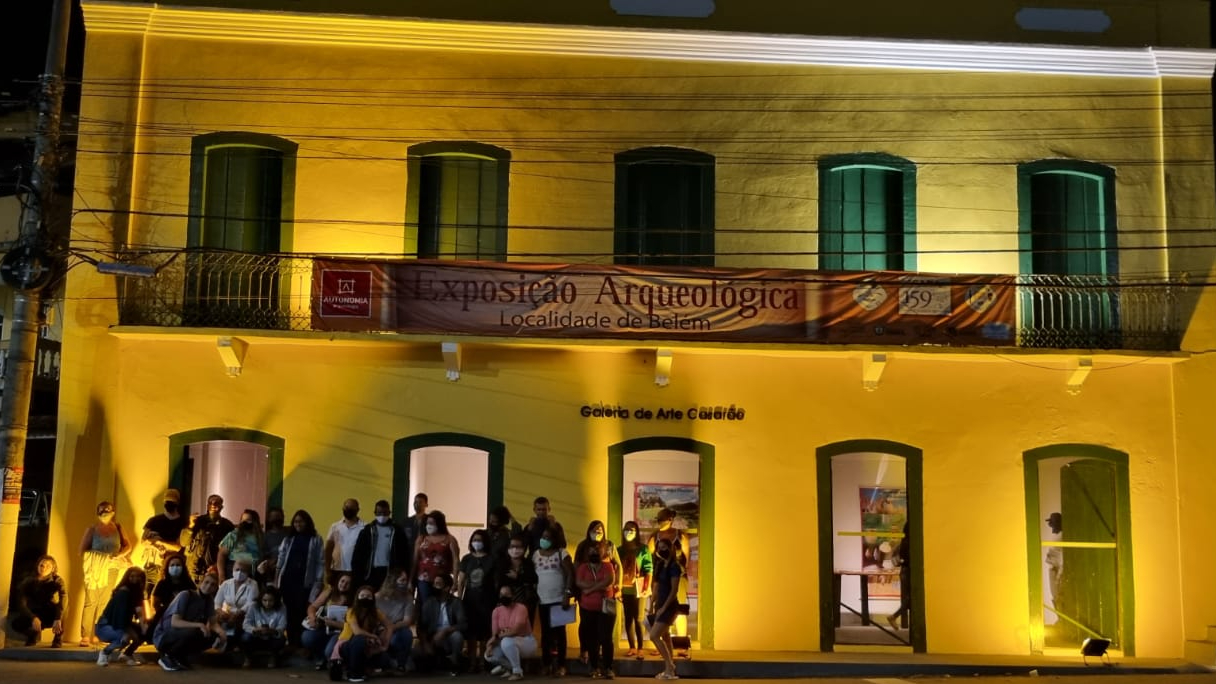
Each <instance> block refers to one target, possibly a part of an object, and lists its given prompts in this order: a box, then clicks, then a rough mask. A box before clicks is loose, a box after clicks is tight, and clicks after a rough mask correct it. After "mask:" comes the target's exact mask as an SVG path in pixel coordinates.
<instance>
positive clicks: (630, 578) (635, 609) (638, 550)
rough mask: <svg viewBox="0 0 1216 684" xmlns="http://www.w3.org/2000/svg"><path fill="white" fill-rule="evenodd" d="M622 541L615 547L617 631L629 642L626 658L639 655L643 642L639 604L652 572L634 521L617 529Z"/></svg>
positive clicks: (648, 589)
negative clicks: (620, 618)
mask: <svg viewBox="0 0 1216 684" xmlns="http://www.w3.org/2000/svg"><path fill="white" fill-rule="evenodd" d="M621 538H622V539H624V540H625V541H624V543H623V544H621V545H620V547H619V548H618V549H617V558H619V559H620V563H621V611H622V613H623V614H624V622H623V624H622V625H621V630H622V631H623V632H625V638H626V639H628V641H629V652H628V653H626V655H627V656H629V657H641V655H642V650H643V649H644V648H646V642H645V640H644V639H643V636H642V621H641V619H640V616H641V606H642V602H643V601H645V600H646V597H647V596H649V595H650V576H651V573H653V572H654V563H653V561H652V560H651V556H650V549H649V548H648V547H647V546H646V544H645V543H644V542H643V541H642V540H641V530H640V529H639V528H638V524H637V523H636V522H635V521H633V520H630V521H629V522H627V523H625V527H624V529H622V530H621Z"/></svg>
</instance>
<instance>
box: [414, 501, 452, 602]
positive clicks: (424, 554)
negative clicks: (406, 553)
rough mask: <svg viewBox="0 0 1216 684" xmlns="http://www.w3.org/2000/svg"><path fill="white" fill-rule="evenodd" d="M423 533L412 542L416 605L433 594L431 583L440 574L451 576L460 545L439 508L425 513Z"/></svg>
mask: <svg viewBox="0 0 1216 684" xmlns="http://www.w3.org/2000/svg"><path fill="white" fill-rule="evenodd" d="M423 530H424V531H425V532H426V534H423V535H420V536H419V537H418V542H417V543H416V544H415V545H414V579H415V581H416V583H417V585H418V604H419V605H425V604H426V600H427V599H428V598H430V597H431V596H433V595H434V591H433V589H432V587H431V583H432V582H433V581H434V579H435V578H436V577H439V576H441V575H451V574H452V572H453V571H454V570H455V569H456V559H458V558H460V545H459V544H457V543H456V537H453V536H452V535H450V534H448V522H447V517H445V516H444V515H443V512H442V511H431V512H429V513H427V514H426V525H425V526H424V528H423Z"/></svg>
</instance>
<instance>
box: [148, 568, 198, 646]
mask: <svg viewBox="0 0 1216 684" xmlns="http://www.w3.org/2000/svg"><path fill="white" fill-rule="evenodd" d="M196 589H198V587H197V586H195V584H194V580H192V579H190V573H188V572H186V556H185V554H183V553H182V552H180V551H178V552H177V553H171V554H169V555H168V556H165V576H164V577H163V578H161V580H160V581H159V582H157V583H156V586H155V587H153V588H152V615H153V617H152V622H150V623H149V624H151V625H153V626H155V625H159V624H160V619H161V618H162V617H164V616H165V609H166V608H168V607H169V604H170V603H172V602H173V599H174V598H176V597H177V595H178V594H180V593H182V592H183V591H194V590H196ZM152 632H153V630H148V642H149V643H151V640H152Z"/></svg>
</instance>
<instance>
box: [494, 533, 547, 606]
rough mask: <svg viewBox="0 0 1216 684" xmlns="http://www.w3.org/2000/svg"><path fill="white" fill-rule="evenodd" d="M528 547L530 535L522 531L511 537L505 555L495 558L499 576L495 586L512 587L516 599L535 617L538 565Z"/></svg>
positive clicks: (495, 579)
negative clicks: (533, 562)
mask: <svg viewBox="0 0 1216 684" xmlns="http://www.w3.org/2000/svg"><path fill="white" fill-rule="evenodd" d="M527 548H528V537H527V536H525V535H524V534H523V533H522V532H521V533H518V534H515V535H513V536H512V537H511V541H510V542H508V543H507V549H506V553H505V555H504V556H503V557H501V558H496V559H495V563H496V566H495V567H496V569H497V576H496V577H495V578H494V586H495V587H497V588H499V589H501V588H502V587H510V589H511V593H512V595H513V596H515V601H516V602H518V603H522V604H524V606H526V607H527V609H528V615H529V617H532V618H533V619H535V616H536V606H537V603H538V601H537V596H536V581H537V580H536V566H535V565H533V564H532V559H531V558H528V556H527Z"/></svg>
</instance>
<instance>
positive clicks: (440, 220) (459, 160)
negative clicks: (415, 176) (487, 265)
mask: <svg viewBox="0 0 1216 684" xmlns="http://www.w3.org/2000/svg"><path fill="white" fill-rule="evenodd" d="M419 172H420V176H421V178H420V181H419V191H418V203H419V207H418V255H419V256H420V257H423V258H432V259H434V258H449V259H451V258H456V259H495V258H499V257H500V255H502V254H503V253H504V252H505V244H504V243H505V234H504V231H503V227H504V226H502V225H500V224H499V214H500V207H499V202H500V197H499V174H500V172H501V170H500V166H499V163H498V162H497V161H496V160H494V159H478V158H471V157H463V156H459V157H458V156H447V155H432V156H428V157H425V158H423V159H422V163H421V164H420V165H419Z"/></svg>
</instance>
